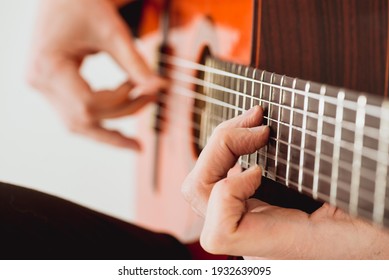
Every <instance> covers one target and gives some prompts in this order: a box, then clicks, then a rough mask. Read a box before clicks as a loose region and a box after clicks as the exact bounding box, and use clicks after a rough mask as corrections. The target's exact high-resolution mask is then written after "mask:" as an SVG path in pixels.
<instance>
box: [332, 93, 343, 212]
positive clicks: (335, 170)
mask: <svg viewBox="0 0 389 280" xmlns="http://www.w3.org/2000/svg"><path fill="white" fill-rule="evenodd" d="M337 98H338V106H337V107H336V122H335V135H334V148H333V155H332V170H331V187H330V197H335V198H336V193H337V188H338V176H339V155H340V141H341V139H342V120H343V102H344V98H345V93H344V91H342V90H341V91H339V92H338V97H337ZM335 203H336V199H335V202H334V205H335Z"/></svg>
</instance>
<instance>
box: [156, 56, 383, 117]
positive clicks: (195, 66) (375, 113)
mask: <svg viewBox="0 0 389 280" xmlns="http://www.w3.org/2000/svg"><path fill="white" fill-rule="evenodd" d="M160 62H162V63H163V64H168V65H172V66H176V67H180V68H185V69H188V70H196V71H201V72H208V73H212V74H216V75H221V76H224V77H229V78H235V79H239V80H243V81H247V82H251V83H255V84H259V85H262V86H268V87H269V88H276V89H279V90H281V91H287V92H293V93H296V94H300V95H302V96H305V95H306V94H308V95H309V97H310V98H312V99H316V100H318V101H319V100H320V99H322V98H324V100H325V102H326V103H329V104H333V105H335V106H336V105H337V104H338V99H337V98H336V97H332V96H328V95H324V96H322V95H320V94H319V93H315V92H310V91H304V90H301V89H294V88H290V87H286V86H281V85H276V84H272V83H270V82H266V81H259V80H256V79H253V78H249V77H246V76H242V75H239V74H234V73H231V72H228V71H224V70H220V69H216V68H213V67H209V66H206V65H203V64H199V63H195V62H192V61H190V60H186V59H183V58H179V57H175V56H171V55H167V54H161V56H160ZM242 67H246V68H248V67H247V66H242ZM261 71H262V70H261ZM343 102H344V104H343V107H344V108H346V109H350V110H353V111H355V110H356V108H357V102H356V101H352V100H344V101H343ZM381 110H385V109H384V108H382V107H378V106H374V105H370V104H366V115H370V116H372V117H376V118H378V119H381V118H382V116H383V115H382V114H381ZM384 117H385V119H387V120H389V111H388V114H387V115H384Z"/></svg>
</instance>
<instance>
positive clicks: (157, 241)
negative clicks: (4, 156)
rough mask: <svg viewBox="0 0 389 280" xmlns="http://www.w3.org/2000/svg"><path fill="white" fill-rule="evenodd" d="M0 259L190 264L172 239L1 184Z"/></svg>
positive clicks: (185, 254) (70, 204)
mask: <svg viewBox="0 0 389 280" xmlns="http://www.w3.org/2000/svg"><path fill="white" fill-rule="evenodd" d="M0 238H1V245H0V259H92V260H93V259H103V260H106V259H115V260H118V259H129V260H131V259H138V260H145V259H157V260H158V259H190V258H191V255H190V253H189V251H188V250H187V247H186V246H185V245H183V244H181V243H180V242H179V241H178V240H176V239H175V238H174V237H172V236H170V235H167V234H161V233H155V232H151V231H148V230H145V229H142V228H139V227H137V226H135V225H132V224H129V223H126V222H123V221H121V220H118V219H115V218H113V217H109V216H107V215H104V214H101V213H98V212H96V211H93V210H90V209H87V208H85V207H82V206H80V205H77V204H75V203H72V202H69V201H66V200H63V199H60V198H58V197H55V196H51V195H48V194H44V193H41V192H38V191H34V190H30V189H26V188H23V187H18V186H13V185H9V184H4V183H0Z"/></svg>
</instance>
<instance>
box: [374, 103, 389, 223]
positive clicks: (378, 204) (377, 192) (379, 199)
mask: <svg viewBox="0 0 389 280" xmlns="http://www.w3.org/2000/svg"><path fill="white" fill-rule="evenodd" d="M381 106H382V107H383V108H389V101H386V100H385V101H384V102H383V103H382V105H381ZM381 112H384V110H382V111H381ZM388 138H389V122H388V121H387V120H384V119H381V122H380V136H379V140H378V157H379V159H380V162H379V163H377V168H376V182H375V186H374V209H373V221H374V222H380V221H382V220H383V218H384V214H385V212H384V211H385V197H386V184H387V183H386V180H387V173H388V165H389V162H388V158H387V157H385V155H387V154H388V153H389V147H388V144H387V143H386V142H385V141H382V140H384V139H388ZM385 163H386V164H385Z"/></svg>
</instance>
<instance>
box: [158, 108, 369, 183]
mask: <svg viewBox="0 0 389 280" xmlns="http://www.w3.org/2000/svg"><path fill="white" fill-rule="evenodd" d="M195 109H197V110H195V111H194V112H193V113H194V114H196V115H200V114H202V113H203V111H201V110H199V109H198V108H195ZM169 113H171V114H172V116H176V115H177V114H178V113H179V111H176V110H173V109H170V110H169ZM166 116H168V115H166ZM209 117H210V118H211V119H214V120H216V121H217V122H218V123H221V122H223V121H225V120H224V119H222V118H220V117H219V116H215V115H209ZM169 119H174V124H173V125H174V127H175V128H178V129H184V128H194V129H197V130H199V131H200V126H199V124H198V123H196V122H193V121H191V120H188V121H186V119H185V118H170V117H169ZM160 121H161V122H162V125H169V124H170V122H169V120H167V119H164V118H162V119H160ZM177 122H178V123H177ZM215 126H216V125H215ZM192 138H193V142H194V143H195V144H197V145H200V146H201V143H200V138H199V137H195V136H192ZM269 139H271V140H274V141H280V142H281V143H282V144H284V145H290V146H291V147H292V148H293V149H294V150H296V151H301V150H304V152H306V153H307V154H310V155H311V156H316V153H315V152H314V151H313V150H310V149H307V148H303V149H301V146H297V145H294V144H293V143H288V142H286V141H283V140H281V139H277V138H275V137H269ZM263 155H265V154H263ZM245 156H247V155H245ZM319 157H320V160H321V161H323V162H326V163H328V164H331V163H332V161H333V159H332V157H331V156H328V155H325V154H320V156H319ZM274 159H275V158H274ZM280 159H282V158H279V157H278V160H280ZM339 162H340V163H341V166H340V169H342V170H344V171H349V170H351V166H352V165H351V163H349V162H347V161H345V160H343V159H339ZM284 163H285V164H293V163H292V162H291V161H285V162H284ZM347 168H349V169H347ZM361 170H362V171H363V172H362V174H361V177H362V178H365V179H367V180H369V181H372V179H371V178H374V177H375V172H374V171H373V170H370V169H367V168H366V167H364V166H362V167H361ZM304 171H308V172H309V173H311V170H310V169H308V168H305V167H304ZM329 178H330V177H329ZM372 182H373V181H372Z"/></svg>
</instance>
